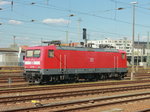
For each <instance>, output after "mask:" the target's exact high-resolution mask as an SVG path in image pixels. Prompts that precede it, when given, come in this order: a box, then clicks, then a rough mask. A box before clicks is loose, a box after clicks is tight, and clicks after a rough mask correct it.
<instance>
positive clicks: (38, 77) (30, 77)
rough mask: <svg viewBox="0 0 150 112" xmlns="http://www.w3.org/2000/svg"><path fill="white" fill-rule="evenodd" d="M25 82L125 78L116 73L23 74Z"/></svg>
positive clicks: (65, 81)
mask: <svg viewBox="0 0 150 112" xmlns="http://www.w3.org/2000/svg"><path fill="white" fill-rule="evenodd" d="M24 75H25V77H26V80H27V81H28V82H29V83H33V84H35V83H38V84H43V83H49V82H57V83H68V82H78V81H81V80H82V81H98V80H109V79H115V80H116V79H117V80H122V79H124V77H125V76H126V73H125V72H123V73H122V72H118V73H117V72H116V73H89V74H85V73H84V74H55V75H49V74H41V73H40V72H35V71H33V72H31V71H30V72H26V73H25V74H24Z"/></svg>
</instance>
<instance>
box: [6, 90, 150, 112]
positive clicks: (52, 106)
mask: <svg viewBox="0 0 150 112" xmlns="http://www.w3.org/2000/svg"><path fill="white" fill-rule="evenodd" d="M145 95H148V96H145ZM143 96H145V97H143ZM133 97H134V98H133ZM135 97H136V98H135ZM139 97H140V98H139ZM122 98H124V99H123V100H122ZM127 98H128V99H127ZM129 98H130V99H129ZM118 99H120V101H118ZM147 99H150V92H143V93H136V94H125V95H115V96H107V97H98V98H91V99H84V100H76V101H71V102H62V103H54V104H43V105H41V106H38V107H27V108H17V109H12V110H6V111H4V112H12V111H13V112H23V111H36V110H38V111H39V110H40V109H53V110H52V111H53V112H70V111H75V110H76V111H77V110H83V109H91V108H95V107H102V106H107V105H114V104H118V103H119V104H120V103H127V102H134V101H139V100H147ZM108 100H109V101H110V102H108ZM114 100H116V101H114ZM102 101H103V102H102ZM105 101H106V102H105ZM97 102H102V103H100V104H97ZM89 103H91V105H89ZM82 104H84V105H82ZM85 104H87V105H85ZM73 105H79V106H73ZM68 106H72V107H70V108H66V109H65V108H62V107H68ZM60 107H61V108H62V109H59V108H60Z"/></svg>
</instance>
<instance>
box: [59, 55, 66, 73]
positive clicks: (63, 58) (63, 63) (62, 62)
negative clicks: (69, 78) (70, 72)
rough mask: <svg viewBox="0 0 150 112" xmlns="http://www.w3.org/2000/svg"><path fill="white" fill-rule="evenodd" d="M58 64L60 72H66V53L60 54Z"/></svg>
mask: <svg viewBox="0 0 150 112" xmlns="http://www.w3.org/2000/svg"><path fill="white" fill-rule="evenodd" d="M59 65H60V72H61V73H62V74H65V73H66V72H67V56H66V55H61V54H60V61H59Z"/></svg>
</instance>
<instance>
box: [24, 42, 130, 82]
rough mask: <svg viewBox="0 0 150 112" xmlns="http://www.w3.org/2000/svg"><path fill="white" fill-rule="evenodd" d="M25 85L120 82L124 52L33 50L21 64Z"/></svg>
mask: <svg viewBox="0 0 150 112" xmlns="http://www.w3.org/2000/svg"><path fill="white" fill-rule="evenodd" d="M24 66H25V71H24V75H25V76H26V78H27V80H28V81H29V82H39V83H43V82H49V81H78V80H79V79H84V80H101V79H108V78H118V79H122V78H124V77H125V75H126V73H127V59H126V52H124V51H121V50H117V49H106V48H88V47H81V48H80V47H63V46H55V45H50V46H36V47H29V48H28V49H27V50H26V57H25V60H24Z"/></svg>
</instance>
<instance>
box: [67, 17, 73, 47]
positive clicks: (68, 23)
mask: <svg viewBox="0 0 150 112" xmlns="http://www.w3.org/2000/svg"><path fill="white" fill-rule="evenodd" d="M73 16H75V15H74V14H70V15H69V22H70V17H73ZM69 22H68V25H67V26H68V30H67V31H66V43H67V44H68V39H69V36H68V35H69Z"/></svg>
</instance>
